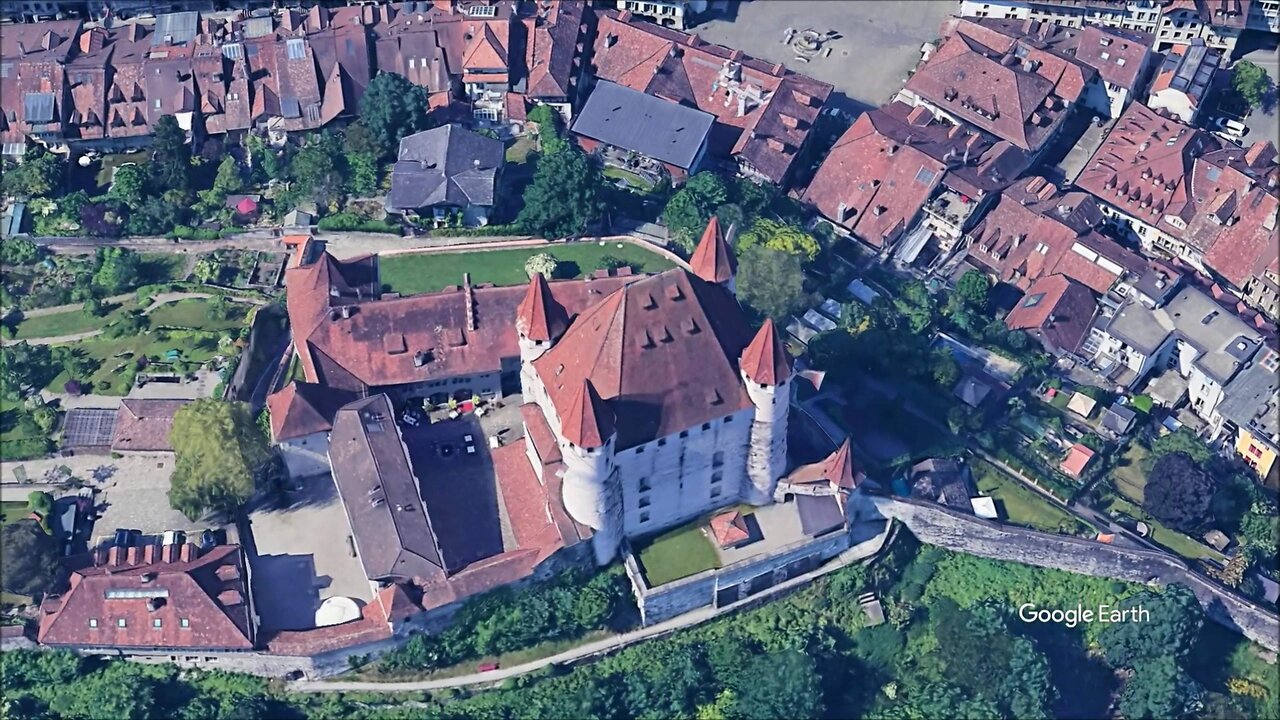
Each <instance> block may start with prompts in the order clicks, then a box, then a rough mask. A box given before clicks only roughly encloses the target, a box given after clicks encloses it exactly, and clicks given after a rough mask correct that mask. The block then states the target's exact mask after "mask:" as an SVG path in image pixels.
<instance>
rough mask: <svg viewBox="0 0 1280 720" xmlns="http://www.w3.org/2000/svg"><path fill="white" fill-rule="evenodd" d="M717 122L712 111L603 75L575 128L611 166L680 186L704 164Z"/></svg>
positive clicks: (579, 138)
mask: <svg viewBox="0 0 1280 720" xmlns="http://www.w3.org/2000/svg"><path fill="white" fill-rule="evenodd" d="M714 123H715V116H714V115H712V114H710V113H705V112H702V111H701V110H695V109H694V108H691V107H687V106H684V105H677V104H675V103H671V102H667V101H666V100H663V99H661V98H658V97H654V96H653V95H646V94H645V93H642V92H640V91H639V90H632V89H631V88H629V87H625V86H623V85H618V84H615V83H611V82H609V81H607V80H600V81H597V82H596V85H595V89H593V90H592V91H591V96H590V97H588V98H587V102H586V104H585V105H583V106H582V111H581V112H579V113H578V116H577V118H575V119H574V122H573V133H574V135H576V136H577V141H578V144H579V145H581V146H582V148H583V149H584V150H586V151H587V152H588V153H592V154H594V155H596V156H597V157H599V158H600V160H601V161H602V162H603V163H604V164H605V166H606V167H612V168H617V169H619V170H623V171H625V172H627V173H631V174H633V175H639V176H640V177H641V178H644V179H645V181H646V182H649V183H650V184H653V185H657V184H658V183H659V182H661V181H663V180H666V181H669V182H671V183H672V184H677V185H678V184H680V183H681V182H683V181H684V179H685V178H687V177H689V176H690V175H692V174H694V173H696V172H698V169H699V168H700V167H701V166H702V163H703V159H704V158H705V156H706V152H707V140H708V138H709V137H710V135H711V127H712V125H713V124H714Z"/></svg>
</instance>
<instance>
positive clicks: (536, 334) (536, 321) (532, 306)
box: [516, 273, 569, 342]
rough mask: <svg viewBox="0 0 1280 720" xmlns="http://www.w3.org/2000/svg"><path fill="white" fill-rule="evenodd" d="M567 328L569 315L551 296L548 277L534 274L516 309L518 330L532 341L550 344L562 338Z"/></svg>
mask: <svg viewBox="0 0 1280 720" xmlns="http://www.w3.org/2000/svg"><path fill="white" fill-rule="evenodd" d="M567 327H569V315H568V313H566V312H565V311H564V307H563V306H561V305H560V303H558V302H556V299H555V297H553V296H552V295H551V288H550V287H549V286H548V285H547V278H546V276H544V275H543V274H542V273H534V274H533V277H531V278H529V289H528V291H526V292H525V295H524V299H523V300H521V301H520V307H518V308H516V330H518V331H519V332H520V333H521V334H522V335H524V336H525V337H526V338H528V339H530V340H535V341H538V342H548V341H551V340H555V339H556V338H558V337H560V335H562V334H563V333H564V331H565V328H567Z"/></svg>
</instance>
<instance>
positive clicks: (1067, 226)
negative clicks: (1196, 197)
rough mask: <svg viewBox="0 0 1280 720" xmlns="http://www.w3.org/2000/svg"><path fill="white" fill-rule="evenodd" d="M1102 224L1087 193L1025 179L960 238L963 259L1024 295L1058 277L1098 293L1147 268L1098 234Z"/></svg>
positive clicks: (1091, 198)
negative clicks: (1037, 283) (1043, 281)
mask: <svg viewBox="0 0 1280 720" xmlns="http://www.w3.org/2000/svg"><path fill="white" fill-rule="evenodd" d="M1103 220H1104V216H1103V213H1102V210H1101V209H1100V208H1099V206H1098V203H1097V201H1095V200H1094V198H1093V197H1092V196H1090V195H1089V194H1087V193H1083V192H1078V191H1068V192H1060V191H1059V190H1058V188H1057V186H1055V185H1054V184H1053V183H1051V182H1049V181H1047V180H1045V179H1044V178H1042V177H1038V176H1037V177H1032V178H1026V179H1024V180H1021V181H1019V182H1018V183H1016V184H1014V185H1013V186H1011V187H1009V188H1008V189H1007V190H1006V191H1005V192H1004V193H1002V194H1001V195H1000V197H999V199H998V200H997V201H996V203H995V205H994V206H993V207H992V208H991V210H990V212H988V213H987V214H986V215H985V216H983V218H982V220H980V221H979V222H978V223H977V224H976V225H975V226H974V227H973V229H972V230H971V231H970V232H969V233H968V234H967V235H966V243H967V253H968V259H970V260H972V261H973V262H974V263H976V264H978V265H980V266H981V267H983V268H986V269H987V270H988V271H989V272H990V273H991V274H992V275H994V276H995V277H996V278H997V279H998V280H1000V281H1002V282H1006V283H1009V284H1011V285H1013V286H1015V287H1017V288H1019V289H1021V290H1024V291H1025V290H1027V289H1028V287H1029V286H1030V284H1031V283H1032V282H1034V281H1036V280H1037V279H1039V278H1041V277H1046V276H1049V275H1054V274H1060V275H1063V276H1065V277H1066V278H1069V279H1071V280H1074V281H1076V282H1078V283H1080V284H1082V285H1084V286H1085V287H1088V288H1089V289H1090V290H1092V291H1093V292H1095V293H1098V294H1104V293H1106V292H1107V291H1109V290H1110V289H1111V288H1112V287H1113V286H1115V285H1116V284H1117V283H1119V282H1121V281H1123V280H1124V279H1126V278H1127V277H1129V276H1130V275H1133V274H1140V273H1142V272H1143V271H1144V270H1145V269H1146V266H1147V263H1146V261H1144V260H1143V259H1142V258H1141V257H1139V256H1138V255H1137V254H1135V253H1134V252H1132V251H1130V250H1129V249H1127V248H1125V247H1124V246H1123V245H1120V244H1119V243H1117V242H1116V241H1115V240H1112V239H1111V238H1110V237H1107V236H1106V235H1104V234H1102V233H1100V232H1099V231H1098V230H1099V228H1100V227H1101V226H1102V224H1103Z"/></svg>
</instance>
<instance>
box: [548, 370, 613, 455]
mask: <svg viewBox="0 0 1280 720" xmlns="http://www.w3.org/2000/svg"><path fill="white" fill-rule="evenodd" d="M560 434H562V435H563V436H564V439H565V440H568V441H569V442H571V443H573V444H574V445H577V446H578V447H584V448H587V449H588V450H592V449H595V448H598V447H604V444H605V443H606V442H608V440H609V437H610V436H611V435H613V412H612V411H610V410H609V408H608V407H607V406H606V405H605V404H604V400H602V399H600V395H599V394H598V393H597V392H596V389H595V388H594V387H592V385H591V381H590V380H588V379H586V378H583V380H582V384H581V385H579V386H578V389H577V390H576V391H574V393H573V396H572V397H571V398H570V399H569V406H568V407H567V408H565V412H564V414H563V415H561V416H560Z"/></svg>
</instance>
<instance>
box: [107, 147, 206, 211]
mask: <svg viewBox="0 0 1280 720" xmlns="http://www.w3.org/2000/svg"><path fill="white" fill-rule="evenodd" d="M227 157H228V158H230V157H231V156H230V155H228V156H227ZM146 191H147V171H146V168H144V167H143V166H142V165H139V164H137V163H129V164H128V165H121V166H120V167H118V168H116V169H115V174H114V175H112V176H111V189H110V190H108V191H107V197H109V198H112V199H115V200H119V201H120V202H122V203H124V204H125V205H128V206H129V207H130V208H136V207H138V206H140V205H141V204H142V201H143V200H144V198H145V196H146Z"/></svg>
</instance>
